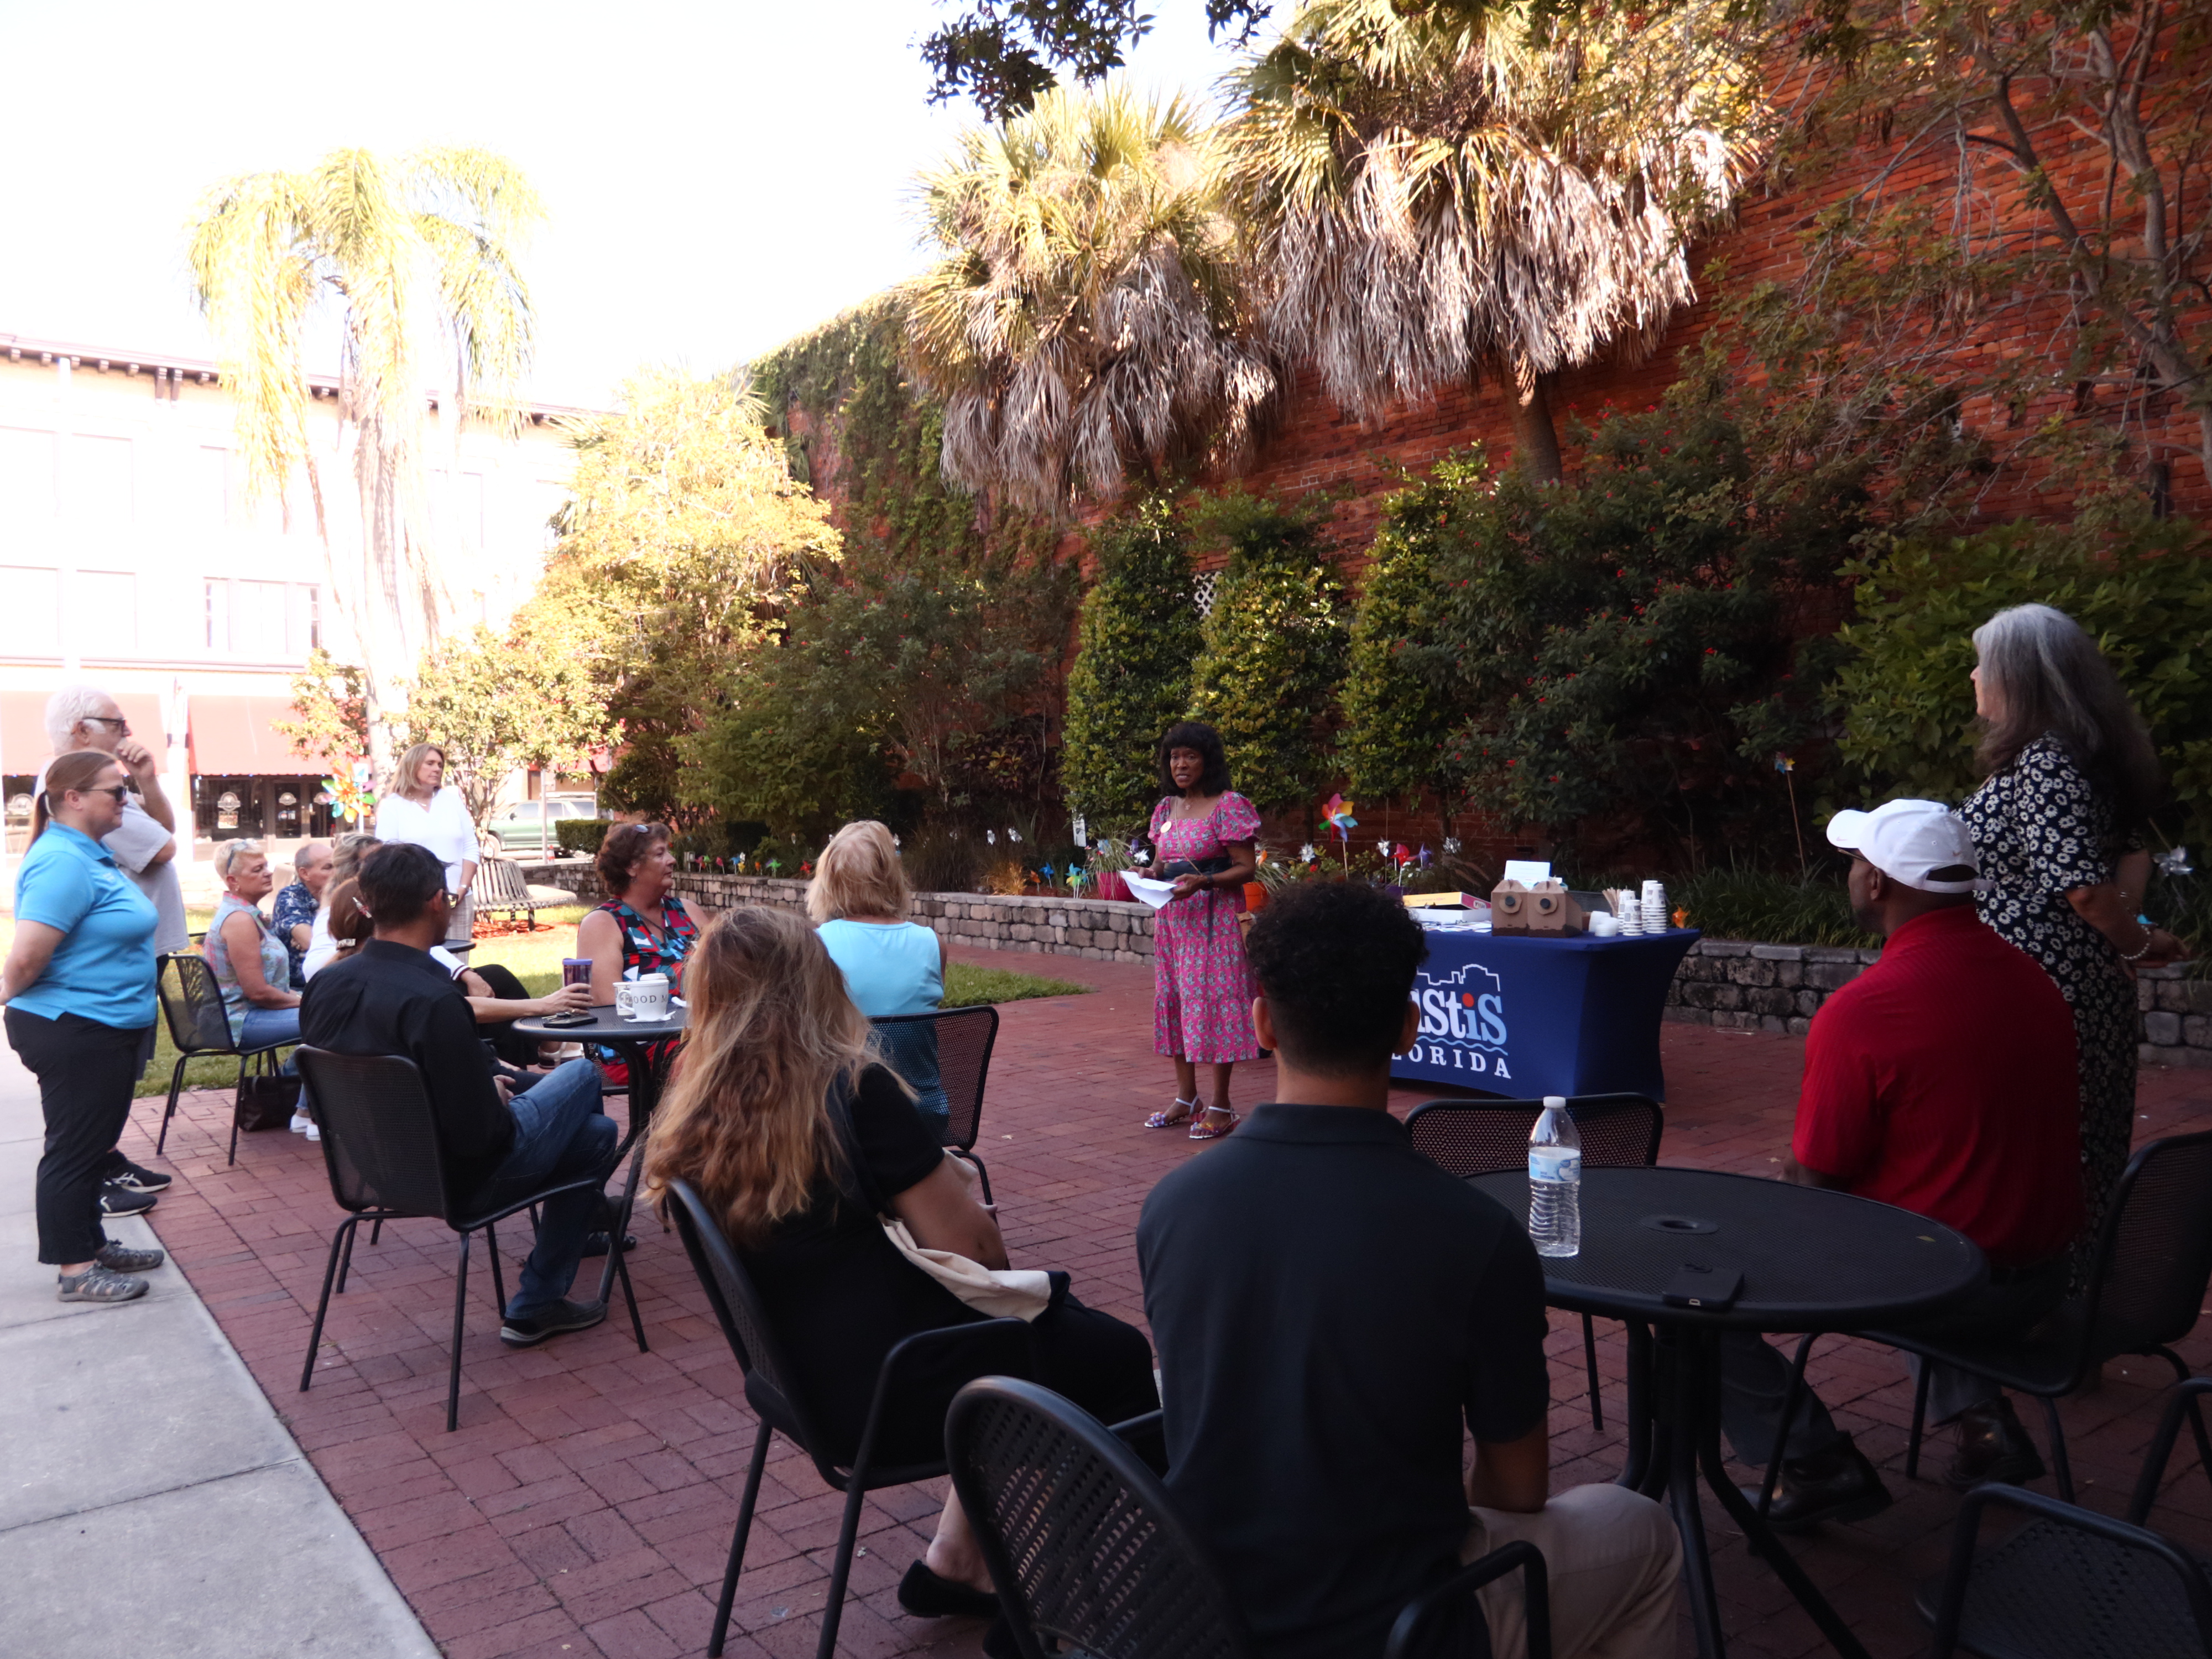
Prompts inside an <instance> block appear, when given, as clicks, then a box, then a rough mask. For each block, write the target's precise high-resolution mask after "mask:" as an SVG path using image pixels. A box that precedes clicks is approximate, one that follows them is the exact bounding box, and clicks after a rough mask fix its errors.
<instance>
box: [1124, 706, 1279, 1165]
mask: <svg viewBox="0 0 2212 1659" xmlns="http://www.w3.org/2000/svg"><path fill="white" fill-rule="evenodd" d="M1158 754H1159V768H1160V786H1161V787H1163V788H1164V789H1165V790H1166V791H1167V792H1168V796H1167V799H1165V800H1163V801H1162V802H1161V803H1160V804H1159V805H1158V806H1156V807H1154V808H1153V809H1152V856H1153V865H1152V870H1153V873H1154V874H1156V875H1158V876H1161V877H1163V878H1166V877H1169V876H1173V877H1174V878H1175V896H1173V897H1172V898H1170V900H1169V901H1168V902H1166V903H1165V904H1164V905H1162V906H1161V907H1160V908H1159V911H1158V915H1157V916H1156V917H1155V918H1154V921H1153V926H1152V984H1153V991H1152V1043H1153V1047H1154V1048H1157V1049H1158V1051H1159V1052H1160V1053H1161V1054H1168V1055H1170V1056H1172V1057H1173V1058H1174V1060H1175V1066H1176V1102H1175V1104H1174V1105H1173V1106H1172V1107H1170V1108H1169V1109H1167V1110H1166V1111H1164V1112H1155V1113H1153V1114H1152V1115H1151V1116H1150V1117H1148V1118H1146V1120H1145V1127H1146V1128H1148V1129H1168V1128H1173V1127H1176V1126H1177V1125H1178V1124H1183V1123H1188V1124H1189V1125H1190V1138H1191V1139H1193V1140H1213V1139H1218V1138H1219V1137H1221V1136H1223V1135H1225V1134H1227V1133H1229V1132H1230V1131H1231V1129H1233V1128H1235V1127H1237V1118H1238V1114H1237V1113H1236V1112H1233V1111H1231V1109H1229V1068H1230V1067H1231V1066H1233V1065H1234V1064H1235V1063H1236V1062H1237V1061H1238V1060H1257V1059H1258V1058H1259V1057H1260V1040H1259V1038H1258V1037H1257V1036H1254V1035H1253V1031H1252V998H1253V995H1254V991H1253V985H1252V972H1251V969H1249V968H1248V967H1247V966H1246V965H1245V962H1244V933H1243V928H1242V927H1239V926H1238V924H1237V918H1238V917H1240V916H1242V915H1243V914H1244V884H1245V883H1246V882H1248V881H1249V880H1250V879H1251V878H1252V872H1254V870H1255V869H1256V868H1257V867H1258V866H1257V861H1256V860H1255V859H1254V857H1253V852H1252V838H1253V837H1254V836H1256V835H1257V834H1258V833H1259V830H1260V814H1259V813H1258V812H1257V811H1255V810H1254V809H1253V805H1252V803H1251V802H1250V801H1249V800H1246V799H1244V797H1243V796H1242V795H1240V794H1237V793H1236V792H1235V791H1233V790H1232V789H1231V788H1230V787H1229V760H1228V757H1227V756H1225V754H1224V753H1223V752H1222V749H1221V735H1220V733H1219V732H1216V731H1215V730H1214V729H1213V728H1212V726H1206V725H1201V724H1200V722H1198V721H1196V720H1185V721H1183V722H1182V723H1181V724H1180V725H1177V726H1170V727H1169V728H1168V732H1167V735H1166V736H1164V737H1163V738H1161V739H1160V744H1159V750H1158ZM1200 1063H1208V1064H1211V1065H1212V1067H1213V1101H1212V1104H1211V1105H1209V1106H1207V1107H1206V1109H1205V1110H1204V1111H1202V1112H1201V1111H1200V1109H1199V1103H1198V1067H1199V1066H1200Z"/></svg>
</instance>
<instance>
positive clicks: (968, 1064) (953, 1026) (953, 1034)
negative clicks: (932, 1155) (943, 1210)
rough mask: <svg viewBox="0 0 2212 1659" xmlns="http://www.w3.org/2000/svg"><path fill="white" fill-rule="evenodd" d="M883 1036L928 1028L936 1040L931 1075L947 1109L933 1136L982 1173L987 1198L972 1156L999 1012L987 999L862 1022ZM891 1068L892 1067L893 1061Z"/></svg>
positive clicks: (987, 1176) (987, 1182)
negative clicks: (978, 1003) (933, 1073)
mask: <svg viewBox="0 0 2212 1659" xmlns="http://www.w3.org/2000/svg"><path fill="white" fill-rule="evenodd" d="M868 1023H869V1024H871V1025H872V1026H874V1027H875V1028H876V1029H877V1030H879V1031H882V1032H883V1033H884V1036H885V1037H886V1038H887V1039H888V1042H889V1045H893V1047H892V1052H893V1053H894V1054H895V1053H896V1048H895V1045H896V1043H897V1042H898V1041H899V1036H898V1035H897V1034H898V1033H900V1032H902V1031H919V1030H920V1029H921V1028H923V1027H925V1026H926V1027H927V1028H928V1030H930V1031H931V1032H933V1034H934V1036H935V1037H936V1039H937V1076H938V1079H939V1082H941V1083H942V1084H943V1085H945V1106H946V1109H947V1110H948V1111H949V1113H950V1114H951V1115H950V1117H949V1119H948V1121H946V1123H945V1131H944V1133H943V1134H942V1135H940V1136H939V1140H940V1141H941V1142H942V1144H943V1145H945V1146H950V1147H951V1148H952V1150H953V1151H955V1152H958V1153H959V1154H960V1156H961V1157H963V1158H966V1159H967V1160H968V1161H969V1163H970V1164H974V1165H975V1173H976V1174H977V1175H978V1176H981V1177H982V1182H983V1201H984V1202H985V1203H986V1204H988V1203H990V1202H992V1201H993V1200H992V1198H991V1172H990V1171H989V1170H986V1169H985V1168H984V1167H983V1160H982V1159H981V1158H978V1157H976V1156H975V1138H976V1136H977V1135H978V1134H979V1133H981V1130H982V1125H983V1085H984V1083H985V1081H986V1080H987V1079H988V1078H989V1076H990V1072H991V1050H992V1048H994V1046H995V1045H996V1044H997V1042H998V1041H999V1011H998V1010H997V1009H996V1008H994V1007H992V1006H990V1005H988V1004H985V1005H983V1006H981V1007H975V1008H939V1009H938V1010H937V1011H936V1012H933V1013H927V1014H886V1015H885V1016H884V1018H881V1019H872V1020H870V1021H869V1022H868ZM893 1069H895V1070H896V1066H894V1067H893Z"/></svg>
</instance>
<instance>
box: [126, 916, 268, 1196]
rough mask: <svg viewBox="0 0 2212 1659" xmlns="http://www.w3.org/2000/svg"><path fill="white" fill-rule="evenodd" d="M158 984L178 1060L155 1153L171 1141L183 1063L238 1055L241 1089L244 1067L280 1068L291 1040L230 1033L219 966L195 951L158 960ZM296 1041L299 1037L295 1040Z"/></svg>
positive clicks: (233, 1136)
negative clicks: (245, 1038)
mask: <svg viewBox="0 0 2212 1659" xmlns="http://www.w3.org/2000/svg"><path fill="white" fill-rule="evenodd" d="M155 984H156V985H157V986H159V987H160V989H161V1014H162V1018H165V1019H167V1021H168V1023H169V1041H170V1042H172V1043H173V1044H175V1045H176V1049H177V1063H176V1065H175V1066H174V1067H173V1069H172V1070H171V1071H170V1073H169V1103H168V1104H167V1106H166V1107H164V1108H163V1109H162V1111H161V1133H159V1134H157V1135H155V1137H154V1155H155V1157H156V1158H159V1157H160V1156H161V1149H162V1148H163V1147H165V1146H167V1145H168V1143H169V1120H170V1119H171V1118H173V1117H174V1116H176V1115H177V1094H178V1091H179V1090H181V1089H182V1088H183V1087H184V1085H185V1063H186V1062H187V1061H189V1060H197V1059H199V1058H200V1057H201V1056H202V1055H204V1054H225V1055H228V1054H235V1055H236V1056H237V1057H238V1092H239V1093H240V1094H243V1093H244V1092H245V1091H246V1066H247V1065H248V1063H249V1062H251V1064H252V1066H253V1067H254V1069H255V1071H256V1072H267V1073H275V1072H276V1070H277V1062H276V1051H277V1050H278V1049H279V1048H289V1047H291V1044H290V1043H289V1042H264V1043H258V1044H254V1045H252V1046H248V1045H246V1044H242V1043H240V1042H238V1040H237V1039H236V1038H234V1037H233V1036H231V1034H230V1016H229V1015H228V1014H227V1013H225V1012H223V1006H222V988H221V987H219V986H217V985H216V982H215V969H212V968H210V967H209V966H208V965H207V961H206V958H204V957H202V956H201V955H200V954H199V952H197V951H171V952H170V953H169V954H168V955H167V956H165V957H162V958H161V962H160V963H159V964H157V969H156V977H155ZM295 1041H297V1039H295ZM228 1162H229V1163H232V1164H235V1163H237V1162H238V1103H237V1102H236V1101H235V1100H233V1101H232V1103H231V1113H230V1157H229V1159H228Z"/></svg>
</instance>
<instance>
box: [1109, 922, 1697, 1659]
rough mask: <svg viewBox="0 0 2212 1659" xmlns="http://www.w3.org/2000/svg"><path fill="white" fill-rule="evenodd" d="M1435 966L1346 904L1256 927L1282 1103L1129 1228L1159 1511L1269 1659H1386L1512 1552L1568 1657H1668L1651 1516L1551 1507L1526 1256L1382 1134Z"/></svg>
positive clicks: (1420, 944)
mask: <svg viewBox="0 0 2212 1659" xmlns="http://www.w3.org/2000/svg"><path fill="white" fill-rule="evenodd" d="M1427 949H1428V947H1427V945H1426V944H1425V942H1424V940H1423V939H1422V935H1421V930H1420V928H1419V927H1418V926H1417V925H1416V924H1415V923H1414V921H1413V919H1412V918H1411V917H1410V916H1408V915H1407V914H1406V911H1405V908H1404V907H1402V906H1401V905H1400V904H1399V903H1398V902H1396V901H1395V899H1392V898H1390V897H1389V896H1387V895H1385V894H1383V893H1380V892H1377V891H1376V890H1374V889H1372V888H1368V887H1361V886H1355V885H1350V884H1313V885H1309V886H1304V887H1298V888H1295V889H1293V890H1291V891H1290V892H1289V893H1288V894H1286V895H1285V896H1283V897H1280V898H1278V899H1276V900H1275V901H1274V902H1272V903H1271V904H1270V905H1269V906H1268V907H1267V910H1266V911H1265V912H1264V913H1262V915H1261V917H1260V919H1259V921H1258V923H1257V924H1256V925H1255V927H1253V929H1252V937H1251V940H1250V945H1249V957H1250V960H1251V964H1252V968H1253V971H1254V974H1255V976H1256V978H1257V980H1258V981H1259V987H1260V999H1259V1000H1258V1001H1257V1002H1255V1004H1254V1005H1253V1011H1252V1012H1253V1019H1254V1022H1255V1024H1256V1025H1257V1026H1258V1028H1259V1037H1260V1042H1261V1044H1262V1045H1263V1046H1265V1047H1267V1048H1273V1049H1274V1051H1275V1054H1276V1066H1277V1092H1278V1095H1279V1099H1280V1102H1281V1103H1278V1104H1273V1105H1266V1106H1261V1107H1260V1108H1258V1109H1256V1110H1255V1111H1254V1112H1253V1113H1252V1115H1251V1116H1250V1117H1249V1119H1247V1120H1246V1121H1245V1122H1244V1123H1243V1125H1242V1126H1241V1127H1239V1128H1238V1130H1237V1133H1236V1134H1235V1135H1233V1136H1231V1138H1230V1139H1228V1140H1226V1141H1225V1142H1224V1143H1223V1144H1222V1145H1221V1146H1218V1147H1216V1148H1214V1149H1212V1151H1210V1152H1206V1154H1205V1155H1204V1156H1202V1157H1200V1158H1194V1159H1193V1160H1192V1161H1191V1162H1190V1163H1188V1164H1185V1165H1184V1166H1183V1167H1182V1168H1181V1169H1179V1170H1176V1171H1175V1172H1174V1173H1173V1174H1171V1175H1170V1176H1167V1177H1166V1179H1164V1180H1163V1181H1162V1182H1160V1183H1159V1185H1158V1186H1157V1187H1155V1188H1153V1189H1152V1195H1151V1196H1150V1197H1149V1198H1148V1199H1146V1202H1145V1210H1144V1216H1143V1218H1142V1219H1141V1220H1140V1221H1139V1223H1138V1227H1137V1254H1138V1259H1139V1264H1140V1265H1141V1267H1142V1268H1143V1272H1144V1279H1145V1311H1146V1315H1147V1316H1149V1317H1150V1318H1151V1320H1152V1341H1153V1344H1154V1346H1156V1347H1157V1348H1158V1352H1159V1358H1160V1370H1161V1379H1162V1397H1163V1400H1164V1403H1165V1406H1166V1413H1167V1418H1166V1431H1167V1443H1168V1456H1169V1475H1168V1486H1169V1489H1170V1491H1171V1492H1173V1493H1174V1495H1175V1498H1176V1504H1177V1507H1178V1508H1179V1509H1180V1510H1182V1513H1183V1515H1184V1516H1185V1517H1186V1518H1187V1519H1188V1521H1189V1522H1191V1524H1192V1525H1193V1526H1194V1527H1195V1528H1196V1529H1197V1530H1198V1532H1199V1533H1200V1535H1202V1536H1203V1537H1204V1538H1205V1539H1206V1541H1207V1542H1208V1543H1209V1544H1210V1545H1211V1546H1212V1548H1213V1550H1214V1551H1215V1553H1216V1554H1217V1556H1218V1559H1219V1560H1220V1562H1221V1565H1222V1567H1223V1569H1224V1571H1225V1572H1226V1573H1227V1574H1228V1577H1229V1582H1230V1586H1231V1589H1232V1590H1233V1591H1234V1593H1235V1595H1236V1596H1237V1601H1238V1604H1239V1606H1240V1607H1242V1609H1243V1613H1244V1617H1245V1619H1246V1620H1247V1621H1248V1622H1249V1625H1250V1626H1251V1628H1252V1631H1253V1634H1254V1635H1255V1638H1257V1640H1258V1644H1259V1650H1260V1652H1261V1655H1262V1656H1263V1659H1376V1656H1378V1655H1380V1654H1381V1652H1382V1650H1383V1639H1384V1638H1385V1637H1387V1636H1388V1635H1389V1629H1390V1625H1391V1622H1392V1620H1395V1618H1396V1616H1397V1613H1398V1612H1399V1609H1400V1608H1401V1607H1403V1606H1404V1605H1405V1604H1406V1603H1407V1601H1410V1600H1412V1599H1413V1597H1414V1596H1415V1595H1419V1593H1420V1592H1421V1591H1422V1590H1424V1589H1427V1588H1428V1587H1430V1586H1431V1585H1433V1584H1435V1583H1437V1582H1439V1581H1440V1580H1442V1579H1443V1578H1444V1577H1448V1576H1449V1574H1450V1572H1451V1571H1452V1570H1453V1568H1454V1567H1455V1565H1456V1564H1457V1563H1459V1562H1460V1561H1462V1560H1472V1559H1474V1558H1475V1557H1476V1556H1478V1555H1480V1554H1483V1553H1486V1551H1488V1550H1491V1549H1493V1548H1495V1547H1498V1545H1500V1544H1503V1543H1505V1542H1507V1541H1510V1540H1513V1539H1516V1538H1526V1539H1528V1540H1529V1541H1532V1542H1534V1544H1535V1545H1536V1546H1537V1547H1538V1548H1539V1549H1541V1551H1542V1552H1543V1553H1544V1558H1545V1563H1546V1565H1547V1568H1548V1570H1549V1572H1550V1575H1551V1589H1552V1619H1553V1638H1552V1639H1553V1652H1554V1653H1555V1655H1556V1656H1557V1659H1640V1656H1645V1655H1650V1656H1662V1655H1670V1654H1672V1653H1673V1651H1674V1582H1675V1577H1676V1574H1677V1571H1678V1570H1679V1567H1680V1540H1679V1539H1678V1538H1677V1536H1676V1534H1675V1531H1674V1523H1673V1522H1672V1521H1671V1520H1670V1519H1668V1516H1667V1513H1666V1511H1665V1510H1662V1509H1661V1508H1660V1507H1659V1505H1657V1504H1654V1503H1652V1502H1650V1500H1649V1499H1648V1498H1642V1497H1640V1496H1638V1495H1637V1494H1636V1493H1634V1492H1627V1491H1625V1490H1623V1489H1622V1488H1620V1487H1618V1486H1579V1487H1577V1488H1575V1489H1574V1490H1572V1491H1571V1492H1563V1493H1561V1494H1560V1495H1559V1496H1558V1497H1556V1498H1552V1497H1549V1495H1548V1494H1549V1492H1550V1485H1551V1471H1550V1442H1549V1430H1548V1427H1547V1422H1546V1413H1547V1407H1548V1405H1549V1398H1550V1394H1549V1383H1548V1378H1547V1374H1546V1370H1545V1362H1544V1335H1545V1331H1546V1328H1547V1321H1546V1316H1545V1310H1544V1299H1543V1276H1542V1274H1541V1271H1540V1270H1539V1268H1538V1266H1537V1261H1536V1253H1535V1250H1534V1248H1533V1247H1532V1246H1531V1245H1530V1244H1529V1243H1528V1234H1527V1232H1526V1231H1525V1230H1524V1229H1523V1227H1522V1225H1521V1223H1520V1222H1519V1220H1518V1219H1516V1218H1515V1217H1514V1216H1512V1215H1510V1214H1509V1213H1508V1212H1506V1211H1505V1210H1504V1208H1503V1207H1501V1206H1499V1205H1498V1204H1497V1203H1495V1202H1493V1201H1492V1200H1490V1199H1488V1198H1486V1197H1485V1196H1483V1195H1482V1194H1480V1193H1478V1192H1476V1191H1475V1190H1474V1188H1471V1187H1469V1186H1468V1184H1467V1183H1466V1182H1462V1181H1458V1180H1455V1179H1454V1178H1453V1177H1452V1176H1448V1175H1446V1174H1445V1173H1444V1172H1443V1170H1439V1169H1438V1168H1437V1166H1436V1165H1435V1164H1431V1163H1430V1162H1429V1161H1428V1160H1427V1159H1426V1158H1423V1157H1422V1156H1421V1155H1420V1154H1419V1152H1415V1151H1414V1150H1413V1143H1412V1142H1411V1141H1410V1140H1409V1139H1407V1134H1406V1130H1405V1127H1404V1125H1402V1124H1401V1123H1400V1122H1399V1121H1397V1120H1396V1119H1395V1118H1393V1117H1392V1116H1391V1115H1390V1114H1389V1109H1388V1101H1389V1089H1390V1056H1391V1055H1392V1054H1394V1053H1401V1052H1403V1051H1404V1050H1405V1049H1406V1048H1408V1047H1410V1046H1411V1044H1412V1043H1413V1036H1414V1033H1415V1032H1416V1030H1418V1029H1419V1009H1418V1007H1416V1006H1415V1005H1414V1004H1413V973H1414V970H1415V969H1417V968H1418V967H1419V965H1420V962H1421V959H1422V957H1425V955H1426V954H1427ZM1463 1429H1464V1430H1465V1431H1472V1433H1473V1435H1474V1443H1475V1447H1474V1450H1475V1455H1474V1468H1473V1469H1472V1471H1471V1472H1469V1473H1468V1474H1467V1475H1466V1477H1465V1480H1464V1483H1462V1468H1463V1463H1462V1445H1463V1440H1462V1431H1463ZM1483 1606H1484V1611H1485V1613H1486V1615H1487V1620H1488V1623H1489V1626H1490V1630H1491V1639H1492V1644H1493V1645H1494V1646H1495V1648H1496V1650H1497V1652H1498V1654H1499V1656H1500V1659H1512V1656H1518V1655H1521V1654H1522V1653H1524V1652H1525V1651H1526V1648H1527V1644H1526V1636H1525V1629H1524V1626H1523V1625H1522V1600H1521V1590H1520V1589H1519V1584H1518V1580H1517V1577H1516V1579H1514V1580H1511V1581H1507V1582H1505V1583H1500V1584H1498V1585H1493V1586H1492V1587H1491V1589H1488V1590H1486V1592H1484V1595H1483Z"/></svg>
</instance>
